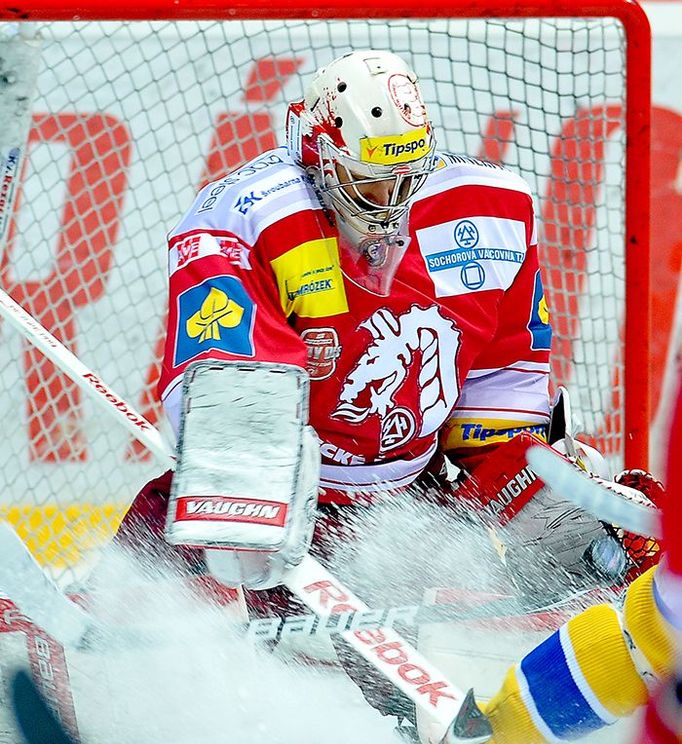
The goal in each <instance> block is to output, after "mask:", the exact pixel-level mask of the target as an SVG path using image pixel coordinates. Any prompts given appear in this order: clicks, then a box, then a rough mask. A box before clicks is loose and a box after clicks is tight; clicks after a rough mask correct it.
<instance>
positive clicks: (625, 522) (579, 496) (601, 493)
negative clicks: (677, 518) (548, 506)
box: [527, 447, 662, 539]
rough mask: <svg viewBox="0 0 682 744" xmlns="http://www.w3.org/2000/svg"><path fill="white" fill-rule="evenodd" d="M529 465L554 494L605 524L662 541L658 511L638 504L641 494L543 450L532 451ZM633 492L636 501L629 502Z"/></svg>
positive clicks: (541, 448) (529, 454)
mask: <svg viewBox="0 0 682 744" xmlns="http://www.w3.org/2000/svg"><path fill="white" fill-rule="evenodd" d="M527 457H528V464H529V465H530V466H531V468H532V469H533V471H534V472H535V473H536V474H537V475H539V476H540V478H542V480H543V481H544V482H545V483H546V484H547V485H548V486H549V487H550V488H551V489H552V490H554V491H556V492H557V493H560V494H561V495H562V496H563V497H564V498H566V499H569V500H570V501H572V502H573V503H574V504H575V505H576V506H579V507H580V508H581V509H584V510H585V511H588V512H590V513H591V514H594V516H595V517H597V518H598V519H600V520H601V521H602V522H608V523H610V524H615V525H618V527H622V528H623V529H625V530H628V531H629V532H635V533H637V534H638V535H644V536H645V537H654V538H656V539H660V538H661V537H662V530H661V520H660V515H659V512H658V510H657V509H655V508H652V507H650V506H646V505H645V504H642V503H638V502H637V501H636V500H635V499H637V497H638V494H639V492H638V491H636V490H635V489H634V488H628V487H627V486H622V485H620V484H618V483H612V482H611V481H607V480H604V479H603V478H600V477H598V476H596V475H591V474H588V473H586V472H584V471H582V470H579V469H578V468H576V467H575V466H574V465H571V463H569V462H568V461H567V460H566V459H565V458H564V457H562V456H561V455H559V454H558V453H556V452H552V451H551V450H548V449H546V448H543V447H531V448H530V449H529V450H528V454H527ZM628 492H632V494H631V495H632V497H633V498H632V499H630V498H628V495H627V494H628Z"/></svg>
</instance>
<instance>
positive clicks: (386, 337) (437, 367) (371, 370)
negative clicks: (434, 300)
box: [332, 306, 460, 453]
mask: <svg viewBox="0 0 682 744" xmlns="http://www.w3.org/2000/svg"><path fill="white" fill-rule="evenodd" d="M360 328H361V329H364V330H367V331H369V333H370V334H371V336H372V341H371V343H370V344H369V346H368V347H367V349H366V350H365V352H364V353H363V354H362V355H361V356H360V358H359V359H358V361H357V363H356V365H355V366H354V367H353V369H352V370H351V371H350V372H349V373H348V375H347V376H346V379H345V380H344V383H343V387H342V389H341V394H340V396H339V398H340V400H339V404H338V405H337V406H336V408H335V410H334V412H333V413H332V418H337V419H342V420H344V421H347V422H349V423H351V424H362V423H364V422H365V421H367V420H368V419H369V418H370V417H372V416H378V417H379V419H380V422H381V442H380V450H381V452H384V453H385V452H388V451H390V450H392V449H395V448H396V447H400V446H402V445H404V444H406V443H407V442H409V441H410V440H411V439H413V438H414V437H415V436H419V437H424V436H428V435H429V434H433V433H434V432H435V431H437V430H438V429H439V428H440V427H441V426H442V425H443V423H444V421H445V419H446V418H447V416H448V414H449V412H450V410H451V409H452V407H453V406H454V404H455V402H456V400H457V398H458V396H459V386H458V384H457V376H456V372H455V360H456V358H457V352H458V350H459V340H460V331H459V329H458V328H457V327H456V326H455V324H454V322H453V321H451V320H448V319H447V318H444V317H443V316H442V315H441V314H440V312H439V310H438V308H437V307H429V308H420V307H417V306H413V307H411V308H410V309H409V310H408V311H407V312H405V313H403V314H402V315H398V316H396V315H394V314H393V313H392V312H391V311H390V310H388V309H387V308H382V309H380V310H377V311H376V312H375V313H374V314H373V315H372V316H371V317H370V318H368V319H367V320H366V321H364V322H363V323H361V324H360ZM415 369H416V370H417V388H418V391H417V394H416V400H415V403H416V404H417V405H416V406H415V410H414V412H413V411H412V410H408V409H407V408H405V407H404V406H399V405H397V403H396V400H395V398H396V396H397V394H398V392H399V390H400V389H401V388H402V386H403V384H404V383H405V381H406V380H407V378H408V376H409V375H410V374H411V373H412V371H413V370H415ZM415 413H418V414H419V421H418V420H417V418H416V416H415Z"/></svg>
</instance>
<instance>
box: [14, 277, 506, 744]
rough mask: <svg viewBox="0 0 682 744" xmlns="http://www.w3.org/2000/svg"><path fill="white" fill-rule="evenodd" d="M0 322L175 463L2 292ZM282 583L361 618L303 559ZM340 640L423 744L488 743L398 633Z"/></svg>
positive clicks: (450, 688)
mask: <svg viewBox="0 0 682 744" xmlns="http://www.w3.org/2000/svg"><path fill="white" fill-rule="evenodd" d="M0 315H2V316H3V317H4V318H5V319H6V320H7V321H8V322H10V324H11V325H13V326H14V327H15V328H17V329H18V330H19V332H20V333H21V334H22V335H24V336H25V337H26V338H27V339H29V340H30V341H31V343H33V344H34V345H35V346H36V347H37V348H38V349H39V350H40V351H41V352H42V353H43V354H44V355H45V356H46V357H47V358H48V359H50V360H51V361H52V362H54V363H55V364H56V365H57V366H58V367H59V368H60V369H61V370H62V371H63V372H64V373H65V374H67V375H68V376H69V377H70V378H71V379H72V380H73V382H74V383H75V384H76V385H78V386H79V387H80V388H81V389H83V390H84V391H85V393H86V394H87V395H89V396H90V397H91V398H92V399H93V400H95V401H96V402H98V404H99V405H100V407H101V408H102V409H103V410H105V411H107V412H108V413H109V414H111V415H114V416H115V417H116V418H117V419H118V421H119V422H120V423H121V424H122V425H123V426H124V427H125V428H127V429H128V430H129V431H130V432H132V434H133V435H134V436H135V437H136V438H137V439H138V440H139V441H140V442H141V443H142V444H144V445H145V446H146V447H147V448H148V449H149V450H150V451H151V452H152V453H153V454H154V455H156V456H157V457H158V458H159V460H161V462H162V463H164V465H165V466H167V467H168V466H170V467H174V465H175V458H174V457H173V453H172V451H171V449H170V447H169V445H168V444H167V443H166V441H165V440H164V439H163V437H162V436H161V434H160V432H159V431H158V430H157V429H156V428H155V427H153V426H152V425H151V424H150V423H149V422H148V421H147V420H146V419H145V418H144V417H143V416H142V415H140V414H139V413H138V412H137V411H135V410H134V409H133V408H132V407H131V406H129V405H128V403H126V401H124V400H123V399H122V398H120V397H119V396H118V395H117V394H116V393H114V392H113V391H112V390H111V389H110V388H109V387H108V386H107V385H105V384H104V382H102V381H101V380H100V379H99V378H98V377H97V376H96V375H95V374H93V372H91V371H90V370H89V369H88V368H87V367H86V366H85V365H84V364H83V363H82V362H81V361H80V359H78V358H77V357H76V356H75V355H74V354H73V353H72V352H71V351H69V350H68V349H67V348H66V347H65V346H64V345H63V344H62V343H61V342H60V341H59V340H58V339H56V338H55V337H54V336H53V335H52V334H51V333H49V331H47V330H46V329H45V328H44V327H43V326H42V325H41V324H40V323H38V322H37V321H36V320H35V318H33V317H32V316H31V315H30V314H29V313H27V312H26V311H25V310H24V309H23V308H22V307H21V306H20V305H18V304H17V303H16V302H15V301H14V300H12V298H11V297H10V296H9V295H8V294H7V293H6V292H4V291H2V290H0ZM5 565H7V564H5ZM284 583H285V586H287V587H288V588H289V589H290V590H291V591H292V592H293V593H294V594H295V595H296V596H298V597H299V598H300V599H301V600H302V601H303V602H304V604H306V605H307V607H308V608H309V609H311V610H312V611H313V612H314V613H316V614H317V615H320V616H323V617H326V616H328V615H330V614H333V613H338V612H345V611H358V610H359V611H367V610H368V607H367V605H366V604H365V603H364V602H362V601H361V600H360V599H359V598H358V597H356V596H355V595H354V594H353V593H352V592H351V591H350V590H349V589H347V588H346V587H344V586H343V584H341V583H340V582H339V581H338V580H337V579H336V578H335V577H334V576H333V575H332V574H331V573H330V572H329V571H327V570H326V569H325V568H324V567H323V566H322V565H321V564H319V563H318V562H317V561H316V560H315V559H314V558H312V557H311V556H310V555H307V556H306V557H305V558H304V559H303V561H302V562H301V563H300V564H299V565H298V566H296V568H294V569H292V571H290V572H289V573H288V575H287V576H286V578H285V582H284ZM0 588H2V587H1V586H0ZM62 596H63V595H62ZM343 637H344V639H345V640H346V641H347V642H348V643H349V644H350V645H351V646H352V647H353V648H354V649H355V650H356V651H357V652H358V653H359V654H360V655H361V656H363V657H364V658H365V659H367V661H369V663H370V664H371V665H372V666H374V667H375V668H376V669H377V670H378V671H379V673H380V674H382V675H383V676H385V677H386V678H387V679H388V680H389V681H390V682H391V683H392V684H394V685H395V686H396V687H397V688H398V689H399V690H401V691H402V692H403V693H405V695H407V697H408V698H409V699H410V700H412V701H413V702H414V703H415V704H416V705H417V707H418V708H420V709H421V710H423V711H424V712H425V714H426V715H427V716H429V718H430V720H432V721H433V725H432V727H431V731H430V733H429V738H428V744H441V742H442V743H443V744H457V743H458V742H468V743H469V744H478V743H479V742H480V743H482V742H485V741H487V740H488V739H489V737H490V735H491V730H490V725H489V723H488V722H487V720H486V719H485V718H484V717H479V716H475V715H474V711H475V710H477V709H476V707H475V705H473V707H472V699H471V695H470V694H469V695H465V694H464V692H463V691H461V690H459V689H458V688H457V687H455V686H454V685H453V684H452V683H451V682H450V681H449V680H448V679H447V678H446V677H445V676H444V675H443V674H442V673H441V672H440V671H439V670H438V669H436V667H435V666H434V665H433V664H431V663H430V662H428V661H427V660H426V659H425V658H424V657H423V656H422V655H421V654H420V653H419V652H418V651H417V650H416V649H415V648H414V647H413V646H412V645H411V644H409V643H407V642H406V641H405V640H404V639H403V638H402V637H401V636H400V635H399V634H398V633H396V632H395V631H393V630H390V629H387V630H386V631H385V632H384V631H383V630H382V629H376V630H367V631H347V632H345V633H344V634H343ZM467 721H468V722H470V724H471V725H469V724H468V723H467Z"/></svg>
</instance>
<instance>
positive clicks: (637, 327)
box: [0, 0, 651, 468]
mask: <svg viewBox="0 0 682 744" xmlns="http://www.w3.org/2000/svg"><path fill="white" fill-rule="evenodd" d="M494 17H497V18H502V17H503V18H542V17H552V18H563V17H566V18H568V17H574V18H575V17H580V18H599V17H612V18H616V19H617V20H618V21H620V23H621V24H622V26H623V29H624V32H625V39H626V50H625V59H626V65H627V68H626V77H625V84H626V89H625V97H624V99H625V105H626V115H625V122H626V128H627V137H626V141H625V199H624V203H625V226H624V228H625V231H624V234H625V246H624V249H625V250H624V253H625V271H626V283H625V326H624V328H625V331H624V333H625V338H626V340H628V342H627V343H625V351H624V358H623V364H624V378H625V379H624V390H625V400H624V422H623V430H622V437H623V451H624V465H625V467H640V468H641V467H648V465H649V427H650V421H651V415H650V413H651V403H650V385H651V370H650V364H649V360H650V347H651V292H650V286H649V281H650V280H649V274H650V267H649V260H650V237H649V226H650V210H649V209H648V208H647V209H642V204H644V205H648V203H649V198H650V118H651V117H650V110H651V29H650V25H649V21H648V19H647V16H646V14H645V12H644V10H643V8H642V7H641V6H640V5H639V4H638V2H636V0H611V1H610V2H607V1H604V2H580V1H579V0H573V1H571V0H534V1H533V2H517V1H516V0H498V2H491V1H490V0H487V1H484V2H481V1H480V0H432V2H431V3H429V12H428V15H426V14H425V13H424V11H423V9H422V7H420V6H418V4H417V3H415V2H413V1H412V2H409V0H402V1H401V2H398V3H396V2H395V0H374V2H373V3H372V4H371V7H367V6H365V7H362V6H361V5H360V4H359V3H357V2H356V1H355V0H331V2H328V3H327V4H326V5H325V6H321V5H319V4H317V3H315V2H313V0H286V2H283V0H276V1H273V0H232V2H230V3H229V4H226V5H221V4H219V3H217V2H215V0H214V1H213V2H211V0H147V2H146V3H140V2H139V1H138V2H136V1H135V0H120V1H119V2H118V3H111V2H109V1H108V0H81V2H71V3H69V2H65V1H64V0H31V1H30V2H26V0H17V2H14V3H12V5H11V7H9V6H7V5H5V6H3V7H1V8H0V20H1V21H126V20H130V21H142V20H148V21H150V20H156V21H162V20H163V21H180V20H264V19H271V20H277V19H283V20H294V19H297V20H338V19H382V18H385V19H396V18H404V19H409V18H416V19H426V18H472V19H483V18H494Z"/></svg>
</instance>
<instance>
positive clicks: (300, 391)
mask: <svg viewBox="0 0 682 744" xmlns="http://www.w3.org/2000/svg"><path fill="white" fill-rule="evenodd" d="M308 392H309V380H308V375H307V373H306V372H305V371H304V370H302V369H301V368H299V367H295V366H293V365H287V364H274V363H262V362H228V361H225V362H216V361H202V362H195V363H193V364H191V365H190V366H189V367H188V368H187V370H186V372H185V376H184V381H183V406H182V414H181V420H180V432H179V439H178V463H177V467H176V470H175V476H174V478H173V486H172V490H171V499H170V504H169V509H168V518H167V522H166V539H167V540H168V542H170V543H172V544H175V545H178V544H182V545H193V546H203V547H212V548H221V549H223V550H225V549H227V550H236V551H255V552H256V553H261V554H262V553H271V554H272V553H274V554H277V557H278V562H279V563H281V564H287V565H295V564H296V563H298V562H299V561H300V560H301V559H302V557H303V556H304V555H305V553H306V551H307V549H308V547H309V543H310V539H311V536H312V527H313V519H314V511H315V506H316V502H317V485H318V482H319V467H320V454H319V445H318V443H317V439H316V437H315V435H314V432H313V430H312V429H311V428H310V427H309V426H308V425H307V421H308ZM251 558H255V556H253V555H252V556H251ZM250 562H251V561H248V560H247V561H246V563H250Z"/></svg>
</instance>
